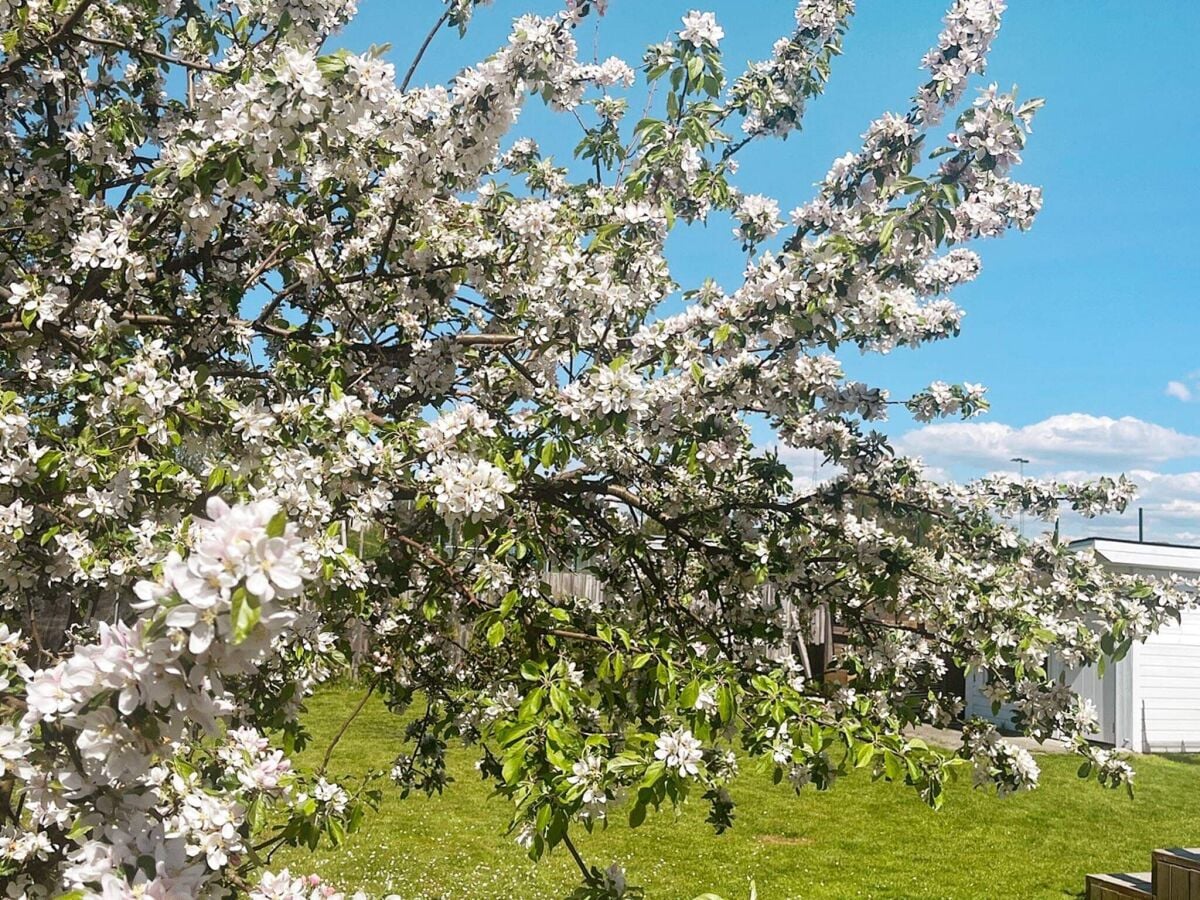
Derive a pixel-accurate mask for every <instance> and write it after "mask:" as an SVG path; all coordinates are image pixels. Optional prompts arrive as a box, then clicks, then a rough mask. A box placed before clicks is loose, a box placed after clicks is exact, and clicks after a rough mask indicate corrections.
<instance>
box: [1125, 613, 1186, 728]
mask: <svg viewBox="0 0 1200 900" xmlns="http://www.w3.org/2000/svg"><path fill="white" fill-rule="evenodd" d="M1133 687H1134V704H1133V707H1134V708H1133V710H1132V712H1133V715H1134V716H1135V717H1136V718H1137V721H1136V722H1135V723H1134V724H1133V730H1134V733H1135V734H1139V733H1140V734H1139V736H1140V741H1138V743H1139V744H1140V745H1141V746H1138V747H1135V749H1137V750H1141V751H1144V752H1172V751H1177V752H1181V751H1187V752H1197V751H1200V610H1186V611H1184V613H1183V619H1182V621H1181V622H1180V623H1179V624H1178V625H1174V624H1172V625H1168V626H1166V627H1165V628H1164V629H1163V630H1162V631H1160V632H1159V633H1158V634H1156V635H1153V636H1152V637H1150V638H1149V639H1147V641H1146V643H1145V644H1143V645H1142V646H1141V647H1139V648H1138V653H1137V670H1136V672H1135V673H1134V686H1133Z"/></svg>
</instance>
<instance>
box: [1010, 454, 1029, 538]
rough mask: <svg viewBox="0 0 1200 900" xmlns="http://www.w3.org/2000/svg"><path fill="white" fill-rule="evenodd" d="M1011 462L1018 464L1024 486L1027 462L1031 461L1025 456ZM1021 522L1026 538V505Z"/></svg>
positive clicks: (1017, 457) (1023, 506) (1022, 532)
mask: <svg viewBox="0 0 1200 900" xmlns="http://www.w3.org/2000/svg"><path fill="white" fill-rule="evenodd" d="M1011 461H1012V462H1015V463H1016V464H1017V466H1018V471H1019V472H1020V473H1021V483H1022V484H1023V483H1024V482H1025V464H1026V463H1027V462H1029V460H1027V459H1025V457H1023V456H1014V457H1013V458H1012V460H1011ZM1020 521H1021V537H1025V505H1024V504H1022V505H1021V519H1020Z"/></svg>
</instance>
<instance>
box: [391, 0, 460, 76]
mask: <svg viewBox="0 0 1200 900" xmlns="http://www.w3.org/2000/svg"><path fill="white" fill-rule="evenodd" d="M448 18H450V10H449V8H447V9H446V11H445V12H443V13H442V14H441V15H440V16H439V17H438V20H437V22H435V23H434V25H433V27H432V28H430V29H429V34H427V35H425V40H424V41H422V42H421V46H420V48H419V49H418V50H417V55H416V56H415V57H413V61H412V65H411V66H409V67H408V71H407V72H405V73H404V80H403V81H401V82H400V93H404V92H405V91H407V90H408V83H409V82H410V81H412V77H413V75H414V74H416V71H417V66H419V65H420V64H421V58H422V57H423V56H424V55H425V51H426V50H428V49H429V45H430V43H432V41H433V38H434V35H436V34H437V33H438V31H439V30H440V29H441V27H442V26H443V25H445V24H446V20H447V19H448Z"/></svg>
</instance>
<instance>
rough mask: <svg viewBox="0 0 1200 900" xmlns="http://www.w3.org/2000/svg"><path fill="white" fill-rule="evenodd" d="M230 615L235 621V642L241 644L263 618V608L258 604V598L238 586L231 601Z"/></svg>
mask: <svg viewBox="0 0 1200 900" xmlns="http://www.w3.org/2000/svg"><path fill="white" fill-rule="evenodd" d="M229 617H230V619H231V621H232V622H233V642H234V643H235V644H240V643H242V641H244V640H246V638H248V637H249V636H250V632H252V631H253V630H254V626H255V625H257V624H258V622H259V619H261V618H262V608H261V607H260V606H259V604H258V598H257V597H255V596H254V595H253V594H251V593H250V592H249V591H247V590H246V589H245V588H244V587H240V588H238V589H237V590H236V591H234V592H233V598H232V600H231V601H230V610H229Z"/></svg>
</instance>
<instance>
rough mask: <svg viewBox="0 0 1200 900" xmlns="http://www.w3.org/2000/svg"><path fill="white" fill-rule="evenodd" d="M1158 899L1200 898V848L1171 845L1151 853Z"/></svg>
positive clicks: (1196, 899) (1193, 899) (1187, 899)
mask: <svg viewBox="0 0 1200 900" xmlns="http://www.w3.org/2000/svg"><path fill="white" fill-rule="evenodd" d="M1151 860H1152V862H1151V866H1152V867H1153V871H1154V874H1153V876H1152V878H1151V882H1152V886H1153V890H1154V896H1155V897H1156V898H1157V900H1200V850H1196V849H1186V848H1184V847H1169V848H1167V849H1165V850H1155V851H1154V853H1153V854H1151Z"/></svg>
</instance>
